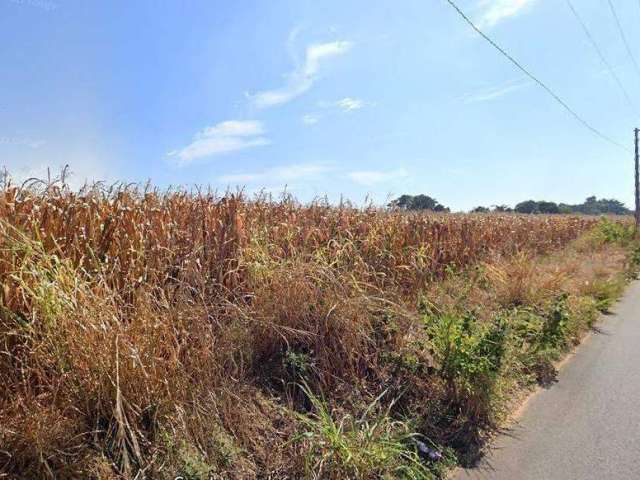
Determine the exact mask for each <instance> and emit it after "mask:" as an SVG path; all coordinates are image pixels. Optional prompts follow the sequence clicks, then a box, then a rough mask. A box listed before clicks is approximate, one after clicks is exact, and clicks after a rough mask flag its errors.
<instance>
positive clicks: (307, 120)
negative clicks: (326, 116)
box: [302, 113, 320, 125]
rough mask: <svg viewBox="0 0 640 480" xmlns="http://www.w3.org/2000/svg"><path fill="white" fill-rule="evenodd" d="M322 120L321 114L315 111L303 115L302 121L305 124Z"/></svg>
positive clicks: (312, 123)
mask: <svg viewBox="0 0 640 480" xmlns="http://www.w3.org/2000/svg"><path fill="white" fill-rule="evenodd" d="M318 121H320V116H319V115H317V114H314V113H308V114H306V115H303V116H302V123H304V124H305V125H315V124H316V123H318Z"/></svg>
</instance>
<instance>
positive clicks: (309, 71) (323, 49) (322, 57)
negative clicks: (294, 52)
mask: <svg viewBox="0 0 640 480" xmlns="http://www.w3.org/2000/svg"><path fill="white" fill-rule="evenodd" d="M296 35H297V33H296ZM294 38H295V35H294ZM352 46H353V44H352V43H351V42H348V41H345V40H341V41H335V42H328V43H319V44H314V45H310V46H308V47H307V49H306V52H305V57H304V62H303V63H302V65H299V66H298V67H296V69H295V70H294V71H293V72H291V73H289V74H288V75H287V79H288V80H287V83H286V85H284V86H283V87H281V88H278V89H274V90H265V91H262V92H258V93H256V94H255V95H250V96H249V97H250V99H251V101H252V103H253V104H254V105H255V106H256V107H257V108H268V107H273V106H276V105H281V104H283V103H287V102H290V101H291V100H293V99H294V98H296V97H299V96H300V95H302V94H303V93H305V92H306V91H307V90H309V89H310V88H311V87H312V86H313V84H314V83H315V81H316V80H317V78H318V74H319V72H320V68H321V65H322V64H323V63H324V62H326V61H327V60H328V59H330V58H332V57H337V56H340V55H344V54H345V53H347V52H348V51H349V50H350V49H351V47H352Z"/></svg>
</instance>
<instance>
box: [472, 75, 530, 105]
mask: <svg viewBox="0 0 640 480" xmlns="http://www.w3.org/2000/svg"><path fill="white" fill-rule="evenodd" d="M531 85H532V83H531V82H530V81H528V80H512V81H510V82H507V83H503V84H502V85H498V86H496V87H492V88H488V89H485V90H482V91H480V92H476V93H469V94H467V95H464V96H463V97H461V100H462V101H463V102H464V103H478V102H488V101H491V100H496V99H498V98H500V97H504V96H505V95H508V94H510V93H513V92H515V91H517V90H521V89H523V88H526V87H529V86H531Z"/></svg>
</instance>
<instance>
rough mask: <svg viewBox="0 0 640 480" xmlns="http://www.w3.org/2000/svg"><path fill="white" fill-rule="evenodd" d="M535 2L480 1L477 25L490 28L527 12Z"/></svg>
mask: <svg viewBox="0 0 640 480" xmlns="http://www.w3.org/2000/svg"><path fill="white" fill-rule="evenodd" d="M536 1H537V0H480V2H479V3H478V8H479V10H480V13H479V15H478V19H477V23H478V26H479V27H481V28H491V27H494V26H495V25H497V24H498V23H500V22H502V21H503V20H506V19H508V18H511V17H515V16H517V15H520V14H522V13H525V12H526V11H528V10H529V9H530V8H531V7H532V6H533V4H534V3H535V2H536Z"/></svg>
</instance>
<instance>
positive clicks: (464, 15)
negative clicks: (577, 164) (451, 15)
mask: <svg viewBox="0 0 640 480" xmlns="http://www.w3.org/2000/svg"><path fill="white" fill-rule="evenodd" d="M446 1H447V3H448V4H449V5H450V6H451V7H452V8H453V9H454V10H455V11H456V12H458V15H460V16H461V17H462V19H463V20H464V21H465V22H467V23H468V24H469V25H470V26H471V28H473V29H474V30H475V31H476V32H477V33H478V35H480V36H481V37H482V38H484V39H485V40H486V41H487V42H489V44H490V45H491V46H492V47H493V48H495V49H496V50H498V52H500V53H501V54H502V55H503V56H504V57H505V58H507V60H509V61H510V62H511V63H513V64H514V65H515V66H516V67H517V68H518V69H519V70H520V71H522V73H524V74H525V75H526V76H527V77H529V78H530V79H531V80H533V81H534V82H535V83H537V84H538V85H539V86H540V87H541V88H542V89H544V91H546V92H547V93H548V94H549V95H550V96H551V97H552V98H553V99H554V100H555V101H556V102H558V103H559V104H560V105H561V106H562V107H563V108H564V109H565V110H566V111H567V112H569V114H570V115H571V116H572V117H573V118H575V119H576V120H577V121H578V122H579V123H581V124H582V125H583V126H584V127H585V128H587V129H588V130H590V131H591V133H593V134H595V135H596V136H598V137H600V138H601V139H602V140H604V141H606V142H608V143H610V144H611V145H615V146H616V147H618V148H622V149H623V150H625V151H627V152H631V150H629V149H628V148H627V147H625V146H624V145H622V144H621V143H618V142H616V141H615V140H613V139H612V138H610V137H609V136H607V135H605V134H604V133H602V132H601V131H600V130H598V129H597V128H595V127H594V126H593V125H591V124H590V123H589V122H587V121H586V120H585V119H584V118H582V117H581V116H580V115H578V114H577V113H576V112H575V111H574V110H573V109H572V108H571V107H570V106H569V105H567V103H566V102H565V101H564V100H562V99H561V98H560V97H559V96H558V94H556V93H555V92H554V91H553V90H551V88H549V87H548V86H547V85H546V84H545V83H544V82H542V80H540V79H538V78H537V77H536V76H535V75H533V74H532V73H530V72H529V71H528V70H527V69H526V68H525V67H523V66H522V64H520V62H518V61H517V60H516V59H515V58H513V57H512V56H511V55H509V54H508V53H507V52H506V51H505V50H504V49H503V48H502V47H501V46H500V45H498V44H497V43H496V42H495V41H493V40H492V39H491V38H489V37H488V36H487V35H486V34H485V33H484V32H483V31H482V30H480V28H478V27H477V26H476V24H475V23H473V22H472V21H471V19H470V18H469V17H468V16H467V15H466V14H465V13H464V12H463V11H462V10H461V9H460V7H458V5H456V4H455V2H453V0H446Z"/></svg>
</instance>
